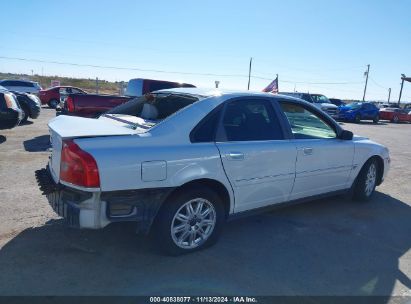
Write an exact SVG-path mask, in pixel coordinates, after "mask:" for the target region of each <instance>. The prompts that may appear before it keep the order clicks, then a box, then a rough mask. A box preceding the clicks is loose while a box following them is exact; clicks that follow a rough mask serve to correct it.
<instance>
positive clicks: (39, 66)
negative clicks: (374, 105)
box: [0, 0, 411, 101]
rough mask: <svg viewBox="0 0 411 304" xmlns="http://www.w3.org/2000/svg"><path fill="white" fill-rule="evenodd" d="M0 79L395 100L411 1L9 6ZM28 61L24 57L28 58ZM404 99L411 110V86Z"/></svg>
mask: <svg viewBox="0 0 411 304" xmlns="http://www.w3.org/2000/svg"><path fill="white" fill-rule="evenodd" d="M0 5H1V8H2V9H1V11H2V17H1V18H0V28H1V29H2V30H1V38H2V43H1V44H0V72H13V73H25V74H32V73H34V74H39V75H42V74H43V75H59V76H68V77H76V78H81V77H86V78H95V77H98V78H99V79H106V80H110V81H128V80H129V79H131V78H151V79H162V80H171V81H180V82H187V83H192V84H194V85H196V86H198V87H213V86H214V85H215V81H216V80H218V81H220V88H223V89H234V90H245V89H247V83H248V68H249V61H250V58H251V57H252V58H253V64H252V73H251V75H252V77H251V85H250V89H251V90H257V91H261V90H262V89H263V88H264V87H265V86H267V85H268V84H269V83H270V82H271V80H273V79H274V78H275V77H276V74H278V75H279V89H280V91H294V90H296V91H298V92H311V93H322V94H325V95H326V96H328V97H336V98H342V99H362V96H363V91H364V84H365V77H364V72H365V71H366V68H367V64H370V73H369V81H368V87H367V94H366V99H368V100H387V98H388V88H392V93H391V101H397V100H398V95H399V90H400V83H401V74H406V75H407V76H411V57H410V54H411V1H410V0H397V1H388V0H387V1H382V0H381V1H379V0H373V1H371V0H362V1H358V0H357V1H353V0H345V1H333V0H324V1H321V0H318V1H317V0H311V1H303V0H290V1H273V0H261V1H258V0H255V1H250V0H248V1H243V0H236V1H230V0H227V1H224V0H207V1H194V0H190V1H179V0H175V1H166V0H164V1H163V0H156V1H135V0H128V1H126V0H116V1H113V0H112V1H106V0H98V1H94V0H89V1H87V0H81V1H80V0H70V1H67V0H59V1H51V0H36V1H34V0H32V1H29V0H13V1H11V0H2V1H1V4H0ZM22 59H24V60H22ZM402 100H409V101H411V83H405V85H404V90H403V98H402Z"/></svg>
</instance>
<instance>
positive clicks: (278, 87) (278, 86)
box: [277, 74, 280, 93]
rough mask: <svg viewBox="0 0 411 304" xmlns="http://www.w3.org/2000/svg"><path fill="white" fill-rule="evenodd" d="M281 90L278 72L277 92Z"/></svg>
mask: <svg viewBox="0 0 411 304" xmlns="http://www.w3.org/2000/svg"><path fill="white" fill-rule="evenodd" d="M279 92H280V83H279V82H278V74H277V93H279Z"/></svg>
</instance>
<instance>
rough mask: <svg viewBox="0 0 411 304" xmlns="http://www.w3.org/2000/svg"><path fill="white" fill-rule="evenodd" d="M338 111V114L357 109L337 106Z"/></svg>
mask: <svg viewBox="0 0 411 304" xmlns="http://www.w3.org/2000/svg"><path fill="white" fill-rule="evenodd" d="M338 110H340V112H347V111H356V110H357V109H353V108H351V107H347V106H339V107H338Z"/></svg>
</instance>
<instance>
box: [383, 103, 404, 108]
mask: <svg viewBox="0 0 411 304" xmlns="http://www.w3.org/2000/svg"><path fill="white" fill-rule="evenodd" d="M380 108H381V109H383V108H397V109H399V108H400V106H399V105H398V104H396V103H383V104H382V105H381V106H380Z"/></svg>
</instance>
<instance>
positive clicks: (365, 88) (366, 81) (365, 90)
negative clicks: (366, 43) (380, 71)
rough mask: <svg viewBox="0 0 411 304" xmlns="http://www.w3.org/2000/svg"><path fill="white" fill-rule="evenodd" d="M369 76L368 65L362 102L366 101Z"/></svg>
mask: <svg viewBox="0 0 411 304" xmlns="http://www.w3.org/2000/svg"><path fill="white" fill-rule="evenodd" d="M368 74H370V65H369V64H367V72H365V75H366V76H367V78H366V79H365V87H364V95H363V96H362V101H365V93H366V92H367V84H368Z"/></svg>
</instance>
